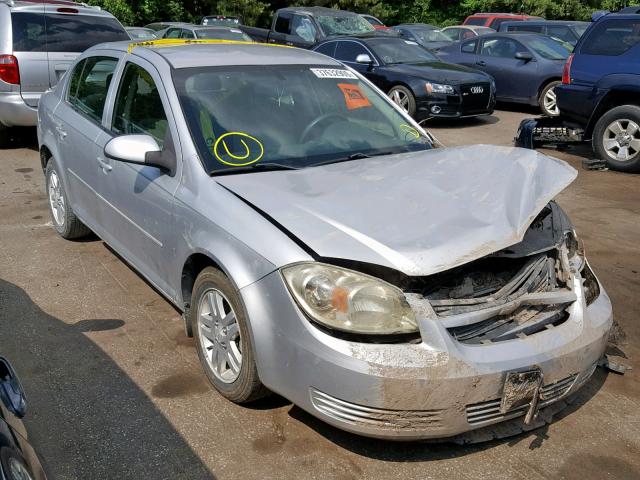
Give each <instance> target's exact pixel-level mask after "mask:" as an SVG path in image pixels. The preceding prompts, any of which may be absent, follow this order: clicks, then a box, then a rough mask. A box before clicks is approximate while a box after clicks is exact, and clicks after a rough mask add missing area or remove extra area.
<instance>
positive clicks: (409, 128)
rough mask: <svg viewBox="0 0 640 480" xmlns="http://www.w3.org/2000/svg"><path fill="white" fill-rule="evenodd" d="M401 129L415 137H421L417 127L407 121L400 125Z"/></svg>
mask: <svg viewBox="0 0 640 480" xmlns="http://www.w3.org/2000/svg"><path fill="white" fill-rule="evenodd" d="M400 130H402V131H403V132H405V133H408V134H410V135H412V136H413V137H414V138H420V133H418V131H417V130H416V129H415V128H413V127H412V126H411V125H407V124H406V123H403V124H402V125H400Z"/></svg>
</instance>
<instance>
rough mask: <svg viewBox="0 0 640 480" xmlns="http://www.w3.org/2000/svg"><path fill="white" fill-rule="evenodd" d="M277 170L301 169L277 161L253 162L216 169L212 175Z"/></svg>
mask: <svg viewBox="0 0 640 480" xmlns="http://www.w3.org/2000/svg"><path fill="white" fill-rule="evenodd" d="M276 170H300V168H299V167H294V166H292V165H285V164H283V163H275V162H263V163H253V164H251V165H246V166H244V167H230V168H226V169H224V170H215V171H214V172H212V173H211V174H212V175H234V174H236V173H248V172H273V171H276Z"/></svg>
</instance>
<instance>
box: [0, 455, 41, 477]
mask: <svg viewBox="0 0 640 480" xmlns="http://www.w3.org/2000/svg"><path fill="white" fill-rule="evenodd" d="M0 463H2V468H1V469H0V472H4V474H5V476H4V477H2V478H5V477H6V479H7V480H30V479H33V478H34V476H33V474H32V473H31V469H30V468H29V466H28V465H27V462H26V461H25V459H24V458H23V457H22V455H21V454H20V453H19V452H18V451H16V450H12V449H11V448H9V447H2V448H1V449H0ZM0 475H1V473H0Z"/></svg>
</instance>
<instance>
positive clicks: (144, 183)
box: [97, 59, 181, 297]
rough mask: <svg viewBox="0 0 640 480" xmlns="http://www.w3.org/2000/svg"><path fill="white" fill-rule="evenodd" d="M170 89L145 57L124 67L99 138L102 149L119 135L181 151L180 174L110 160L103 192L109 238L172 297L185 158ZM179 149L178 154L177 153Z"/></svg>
mask: <svg viewBox="0 0 640 480" xmlns="http://www.w3.org/2000/svg"><path fill="white" fill-rule="evenodd" d="M167 105H169V102H168V97H167V95H166V92H165V91H164V89H163V88H162V83H161V81H160V76H159V75H158V72H157V70H155V68H154V67H153V66H152V65H151V64H149V63H147V62H145V61H144V60H142V59H137V60H136V63H134V62H128V63H127V64H126V66H125V67H124V70H123V72H122V75H121V76H120V80H119V81H118V89H117V91H116V94H115V100H114V102H113V107H112V109H111V111H110V112H109V113H108V114H107V119H106V124H105V127H107V128H105V131H103V134H102V135H101V136H100V137H99V138H98V140H97V143H98V145H99V147H100V148H101V149H104V147H105V145H106V144H107V142H108V141H109V140H111V139H112V138H114V137H115V136H118V135H131V134H144V135H150V136H152V137H153V138H154V139H155V140H156V141H157V142H158V145H160V147H161V148H163V149H165V150H167V151H168V152H169V153H170V154H173V155H178V169H177V173H176V174H175V175H174V176H173V177H171V176H169V173H168V172H165V171H161V170H160V169H158V168H156V167H150V166H144V165H133V164H130V163H124V162H119V161H115V160H110V159H107V158H105V157H104V156H103V158H102V161H103V162H105V163H106V164H107V165H108V167H107V168H106V169H105V176H104V179H103V182H102V185H101V189H100V193H101V195H102V196H103V197H104V198H105V201H106V202H107V204H108V206H109V223H108V225H109V232H108V233H107V238H105V240H107V241H108V242H109V243H111V244H112V246H113V247H114V248H115V249H116V251H118V252H119V253H120V254H121V255H123V257H125V258H126V259H127V261H129V262H130V263H131V264H132V265H134V266H135V267H136V268H137V269H139V270H140V271H141V272H142V273H143V274H144V275H145V276H146V277H147V278H148V279H149V280H150V281H151V282H152V283H153V284H154V285H155V286H156V287H157V288H159V289H160V290H161V291H163V292H164V293H165V294H166V295H168V296H170V297H173V296H174V294H175V292H173V291H171V289H170V286H169V284H168V283H167V281H166V280H167V279H168V278H169V274H170V272H169V271H168V264H169V262H167V258H170V257H171V255H173V254H174V243H173V242H172V239H175V237H176V232H174V225H175V222H174V217H173V211H174V205H173V195H174V192H175V191H176V189H177V187H178V185H179V179H180V172H181V168H180V166H181V162H180V158H179V149H178V148H175V146H174V145H178V143H177V140H178V136H177V130H176V128H175V121H174V120H173V116H172V114H171V109H169V108H167ZM176 151H178V153H176Z"/></svg>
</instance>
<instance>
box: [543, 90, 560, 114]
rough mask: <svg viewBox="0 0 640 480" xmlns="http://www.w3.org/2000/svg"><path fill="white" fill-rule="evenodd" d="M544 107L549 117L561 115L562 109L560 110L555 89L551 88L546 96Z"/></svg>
mask: <svg viewBox="0 0 640 480" xmlns="http://www.w3.org/2000/svg"><path fill="white" fill-rule="evenodd" d="M543 105H544V109H545V111H546V112H547V113H548V114H549V115H554V116H557V115H560V109H559V108H558V101H557V98H556V92H555V89H554V88H550V89H549V90H547V92H546V93H545V94H544V99H543Z"/></svg>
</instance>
